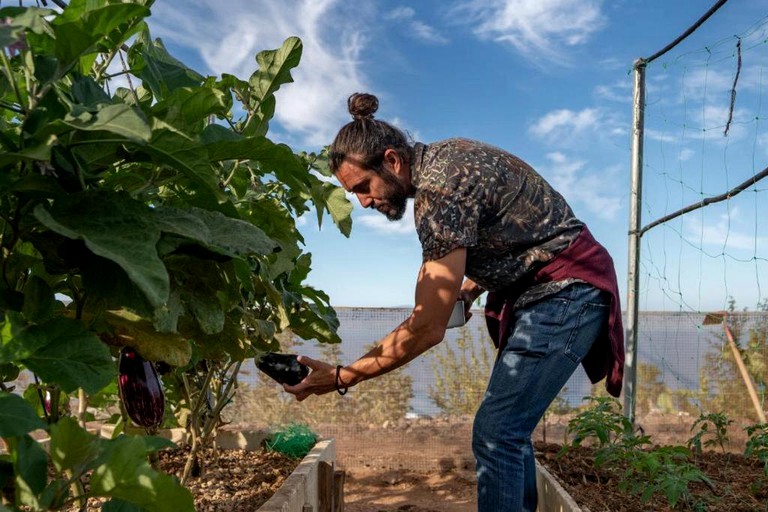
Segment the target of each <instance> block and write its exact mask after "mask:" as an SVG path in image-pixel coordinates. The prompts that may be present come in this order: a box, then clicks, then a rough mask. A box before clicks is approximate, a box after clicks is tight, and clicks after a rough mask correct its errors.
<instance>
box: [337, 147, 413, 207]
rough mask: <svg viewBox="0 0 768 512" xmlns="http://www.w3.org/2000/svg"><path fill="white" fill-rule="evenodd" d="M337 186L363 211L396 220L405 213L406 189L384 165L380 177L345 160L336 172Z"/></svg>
mask: <svg viewBox="0 0 768 512" xmlns="http://www.w3.org/2000/svg"><path fill="white" fill-rule="evenodd" d="M336 178H338V180H339V182H340V183H341V186H342V187H344V189H345V190H346V191H347V192H352V193H353V194H355V195H356V196H357V200H358V201H360V205H361V206H362V207H363V208H374V209H376V210H378V211H379V212H381V213H383V214H384V215H386V216H387V218H388V219H389V220H400V219H401V218H402V217H403V214H404V213H405V207H406V204H407V201H408V189H407V188H406V186H405V184H404V183H403V182H402V181H401V180H400V178H398V176H397V175H396V174H395V173H394V172H392V171H391V170H390V169H389V168H388V166H387V164H384V169H383V171H382V173H381V174H377V173H375V172H374V171H370V170H367V169H363V168H362V167H360V166H358V165H356V164H355V163H353V162H351V161H350V160H345V161H344V162H342V164H341V165H340V166H339V169H338V171H336Z"/></svg>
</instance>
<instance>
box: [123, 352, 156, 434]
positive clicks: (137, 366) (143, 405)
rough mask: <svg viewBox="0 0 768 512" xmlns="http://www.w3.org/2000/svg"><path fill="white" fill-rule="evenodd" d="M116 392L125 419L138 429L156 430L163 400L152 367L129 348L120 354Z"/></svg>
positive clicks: (153, 367)
mask: <svg viewBox="0 0 768 512" xmlns="http://www.w3.org/2000/svg"><path fill="white" fill-rule="evenodd" d="M117 383H118V388H119V389H120V399H121V400H122V401H123V406H124V407H125V412H127V413H128V417H129V418H131V420H132V421H133V422H134V423H136V424H137V425H139V426H142V427H145V428H153V427H157V426H159V425H160V423H162V421H163V413H164V411H165V397H164V396H163V388H162V386H161V385H160V379H158V377H157V372H156V371H155V366H154V365H153V364H152V363H151V362H150V361H146V360H145V359H144V358H143V357H141V356H140V355H139V354H138V352H136V351H135V350H133V349H132V348H130V347H123V349H122V350H121V351H120V360H119V363H118V380H117Z"/></svg>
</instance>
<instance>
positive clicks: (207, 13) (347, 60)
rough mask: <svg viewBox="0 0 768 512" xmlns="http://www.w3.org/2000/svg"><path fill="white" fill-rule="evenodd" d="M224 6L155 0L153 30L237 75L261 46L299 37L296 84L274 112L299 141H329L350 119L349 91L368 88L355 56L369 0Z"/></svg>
mask: <svg viewBox="0 0 768 512" xmlns="http://www.w3.org/2000/svg"><path fill="white" fill-rule="evenodd" d="M222 6H223V4H222V3H221V2H218V1H216V0H200V1H199V2H194V3H190V4H188V5H187V4H185V6H184V8H183V9H179V8H178V6H177V5H175V4H173V3H169V2H157V3H155V5H154V6H153V7H152V11H153V16H152V17H151V18H150V27H151V30H152V33H153V36H155V37H157V36H160V37H162V38H163V39H165V40H167V41H173V42H174V43H176V44H178V45H183V46H186V47H188V48H191V49H193V50H194V51H196V52H197V53H198V54H199V56H200V58H201V59H202V60H203V61H204V63H205V65H206V66H207V67H208V68H209V69H208V70H206V71H209V72H212V73H214V74H217V75H218V74H221V73H231V74H234V75H236V76H238V77H240V78H243V79H247V78H248V77H249V76H250V75H251V73H253V71H255V70H256V67H257V64H256V61H255V55H256V54H257V53H258V52H259V51H261V50H267V49H275V48H279V47H280V45H282V43H283V41H284V40H285V39H286V38H287V37H290V36H298V37H300V38H301V39H302V42H303V46H304V48H303V54H302V58H301V63H300V64H299V66H298V68H296V69H294V70H293V71H292V76H293V78H294V83H291V84H286V85H283V86H282V87H281V89H280V90H279V91H278V92H277V93H276V97H277V109H276V115H275V119H276V120H277V121H278V122H279V123H280V125H281V126H282V127H283V128H284V129H285V131H287V132H289V133H290V134H291V136H292V137H297V135H298V138H300V142H301V143H302V144H305V145H308V146H312V147H315V148H316V147H320V146H322V145H325V144H328V143H330V142H331V140H332V138H333V136H334V135H335V133H336V131H337V130H338V128H339V127H341V125H343V124H344V123H346V122H347V121H348V114H347V109H346V99H347V96H348V95H349V94H351V93H353V92H356V91H360V90H367V89H368V87H366V82H367V80H366V77H365V76H364V73H362V72H361V71H360V62H359V58H360V53H361V51H362V50H363V49H364V47H365V45H366V42H367V41H366V38H365V36H364V35H363V34H364V27H365V25H366V19H368V18H369V17H370V16H371V13H370V9H369V5H368V3H367V2H356V3H355V9H354V10H350V9H345V8H344V4H343V2H341V1H340V0H286V1H283V2H273V1H270V0H228V1H227V2H226V7H225V8H224V7H222ZM182 60H183V59H182ZM290 142H291V143H294V141H290Z"/></svg>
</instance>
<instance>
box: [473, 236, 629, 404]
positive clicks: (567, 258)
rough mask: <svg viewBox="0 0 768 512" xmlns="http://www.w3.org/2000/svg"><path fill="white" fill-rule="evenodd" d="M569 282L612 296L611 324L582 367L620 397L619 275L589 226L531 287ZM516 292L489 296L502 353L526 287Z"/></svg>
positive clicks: (488, 313) (489, 321) (491, 328)
mask: <svg viewBox="0 0 768 512" xmlns="http://www.w3.org/2000/svg"><path fill="white" fill-rule="evenodd" d="M568 278H575V279H579V280H581V281H584V282H586V283H589V284H591V285H592V286H594V287H595V288H598V289H600V290H603V291H604V292H606V293H608V294H609V295H610V296H611V304H610V316H609V318H608V324H607V325H606V328H605V329H604V330H603V332H602V333H600V335H599V336H598V338H597V339H596V340H595V343H594V345H592V348H591V349H590V351H589V353H588V354H587V355H586V357H584V359H583V360H582V362H581V364H582V366H583V367H584V370H585V371H586V372H587V376H588V377H589V380H590V381H592V383H593V384H594V383H596V382H599V381H600V380H601V379H602V378H603V377H606V381H605V388H606V389H607V390H608V392H609V393H610V394H611V395H613V396H619V394H620V393H621V383H622V379H623V376H624V327H623V325H622V319H621V305H620V303H619V288H618V284H617V282H616V271H615V269H614V267H613V260H612V259H611V256H610V255H609V254H608V251H606V250H605V248H604V247H603V246H602V245H600V244H599V243H598V242H597V241H596V240H595V239H594V237H593V236H592V233H590V232H589V230H588V229H587V227H586V226H584V227H583V229H582V231H581V233H580V234H579V236H578V237H577V238H576V240H574V241H573V243H572V244H571V245H570V246H568V248H566V249H565V250H563V251H562V252H561V253H560V254H558V255H557V256H555V258H554V259H552V260H551V261H549V262H548V263H547V264H546V265H545V266H544V267H543V268H541V269H540V270H539V271H538V272H536V274H535V275H534V276H533V279H532V281H530V282H528V284H529V285H533V284H539V283H546V282H550V281H561V280H563V279H568ZM514 288H515V289H514V290H510V291H507V290H504V291H499V292H489V293H488V297H487V300H486V304H485V319H486V325H487V326H488V332H489V334H490V336H491V339H493V343H494V344H495V345H496V346H497V347H499V350H501V349H503V348H504V344H505V343H506V340H507V338H508V337H509V335H510V333H511V332H512V328H513V327H514V326H513V325H512V324H511V322H512V318H513V315H512V310H513V307H514V304H515V301H516V300H517V298H518V297H519V296H520V293H521V292H522V291H524V289H525V286H522V285H521V286H520V287H517V286H515V287H514Z"/></svg>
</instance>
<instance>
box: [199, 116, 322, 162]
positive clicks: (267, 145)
mask: <svg viewBox="0 0 768 512" xmlns="http://www.w3.org/2000/svg"><path fill="white" fill-rule="evenodd" d="M213 126H216V125H211V126H209V127H208V128H206V131H205V132H204V133H203V137H202V141H203V143H204V144H205V149H206V151H207V152H208V158H210V159H211V161H214V162H217V161H222V160H254V161H256V162H258V163H259V167H260V168H261V169H262V171H263V172H264V173H268V172H276V171H277V172H279V171H282V172H287V173H295V174H304V173H306V172H307V169H306V167H305V166H304V164H303V163H302V161H301V159H300V158H299V157H297V156H296V155H295V154H294V153H293V151H291V148H289V147H288V146H286V145H285V144H275V143H274V142H272V141H271V140H269V139H267V138H266V137H258V136H256V137H241V138H238V139H236V140H235V137H233V136H231V135H230V136H226V138H225V135H224V134H223V133H222V132H223V131H227V130H222V129H220V128H212V127H213ZM229 133H230V134H232V133H234V132H229Z"/></svg>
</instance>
